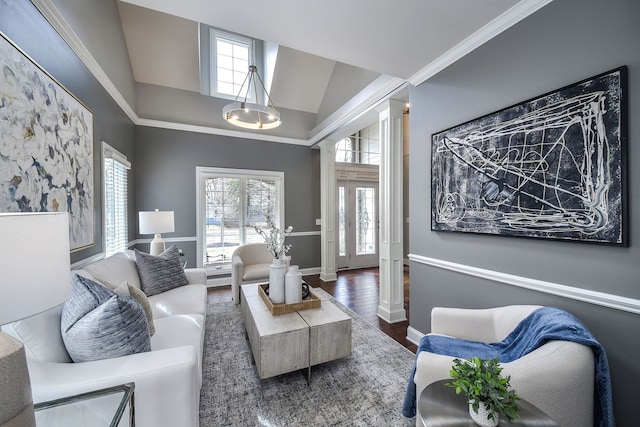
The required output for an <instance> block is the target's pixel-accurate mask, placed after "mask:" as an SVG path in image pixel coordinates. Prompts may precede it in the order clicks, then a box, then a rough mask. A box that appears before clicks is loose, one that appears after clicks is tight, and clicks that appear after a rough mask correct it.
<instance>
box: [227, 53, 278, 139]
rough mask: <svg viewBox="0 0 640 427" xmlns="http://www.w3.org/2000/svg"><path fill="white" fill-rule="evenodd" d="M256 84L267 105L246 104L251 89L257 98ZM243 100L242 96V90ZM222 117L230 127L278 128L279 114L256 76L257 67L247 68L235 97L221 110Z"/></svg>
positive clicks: (257, 75) (260, 80)
mask: <svg viewBox="0 0 640 427" xmlns="http://www.w3.org/2000/svg"><path fill="white" fill-rule="evenodd" d="M258 83H259V84H260V86H261V87H262V90H263V92H264V93H265V94H266V97H267V101H268V102H267V105H260V104H255V103H253V102H247V96H248V94H249V91H250V90H251V89H252V88H253V92H254V94H255V95H256V97H257V96H258V93H260V92H258ZM245 85H246V90H245V91H244V99H243V96H242V93H243V89H244V87H245ZM222 117H224V119H225V120H226V121H227V122H229V123H231V124H232V125H235V126H239V127H241V128H245V129H258V130H259V129H273V128H277V127H278V126H280V124H281V123H282V121H281V120H280V113H279V112H278V110H276V108H275V106H274V105H273V101H271V97H270V96H269V92H267V89H266V88H265V87H264V83H263V82H262V79H261V78H260V75H259V74H258V67H256V66H255V65H250V66H249V73H247V77H245V79H244V82H242V86H241V87H240V90H239V91H238V95H236V98H235V100H234V101H233V102H232V103H231V104H228V105H225V106H224V108H223V109H222Z"/></svg>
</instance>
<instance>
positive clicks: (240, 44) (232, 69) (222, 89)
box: [210, 29, 256, 102]
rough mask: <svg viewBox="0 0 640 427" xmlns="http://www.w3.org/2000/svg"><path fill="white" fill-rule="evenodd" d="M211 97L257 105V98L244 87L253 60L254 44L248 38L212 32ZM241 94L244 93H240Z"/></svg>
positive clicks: (214, 30) (217, 31) (215, 30)
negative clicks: (240, 99)
mask: <svg viewBox="0 0 640 427" xmlns="http://www.w3.org/2000/svg"><path fill="white" fill-rule="evenodd" d="M210 37H211V95H212V96H217V97H221V98H228V99H235V98H236V96H239V98H242V100H244V98H245V97H246V98H247V101H249V102H256V101H255V94H254V93H253V91H252V90H251V88H250V87H248V85H245V86H244V87H243V86H242V84H243V83H244V80H245V78H246V76H247V73H248V72H249V65H250V62H251V60H252V58H253V55H254V52H253V43H252V40H251V39H250V38H248V37H243V36H239V35H237V34H231V33H226V32H223V31H220V30H217V29H211V31H210ZM241 90H242V92H240V91H241Z"/></svg>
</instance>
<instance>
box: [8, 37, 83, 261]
mask: <svg viewBox="0 0 640 427" xmlns="http://www.w3.org/2000/svg"><path fill="white" fill-rule="evenodd" d="M93 197H94V191H93V113H92V112H91V111H90V110H89V109H88V108H86V107H85V106H84V105H83V104H82V103H81V102H80V101H78V100H77V99H76V98H75V97H74V96H73V95H72V94H71V93H70V92H68V91H67V90H66V89H65V88H64V87H63V86H62V85H60V84H59V83H58V82H57V81H56V80H55V79H54V78H52V77H51V76H50V75H49V74H48V73H47V72H46V71H44V70H43V69H42V68H40V67H39V66H38V65H37V64H36V63H35V62H33V61H32V60H31V59H30V58H29V57H28V56H27V55H26V54H25V53H23V52H22V51H21V50H20V49H19V48H18V47H17V46H15V45H14V44H13V43H12V42H11V41H10V40H9V39H7V38H6V36H5V35H4V34H2V33H0V212H65V211H66V212H69V238H70V246H71V250H72V251H73V250H79V249H82V248H84V247H87V246H91V245H93V244H94V216H93V214H94V199H93Z"/></svg>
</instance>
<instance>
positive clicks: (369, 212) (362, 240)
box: [336, 180, 378, 269]
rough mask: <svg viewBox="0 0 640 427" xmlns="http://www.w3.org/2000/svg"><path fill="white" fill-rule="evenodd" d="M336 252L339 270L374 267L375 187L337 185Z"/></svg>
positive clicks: (354, 183)
mask: <svg viewBox="0 0 640 427" xmlns="http://www.w3.org/2000/svg"><path fill="white" fill-rule="evenodd" d="M337 190H338V191H337V195H338V201H337V204H336V206H337V211H338V212H337V215H338V218H337V224H338V235H337V239H336V241H337V248H336V267H337V268H339V269H350V268H363V267H374V266H377V265H378V183H377V182H367V181H342V180H339V181H338V185H337Z"/></svg>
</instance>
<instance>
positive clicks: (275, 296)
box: [269, 258, 287, 304]
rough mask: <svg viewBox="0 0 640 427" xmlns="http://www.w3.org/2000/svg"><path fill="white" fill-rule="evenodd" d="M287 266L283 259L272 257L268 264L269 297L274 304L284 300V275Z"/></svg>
mask: <svg viewBox="0 0 640 427" xmlns="http://www.w3.org/2000/svg"><path fill="white" fill-rule="evenodd" d="M285 274H287V266H286V264H285V263H284V261H283V260H281V259H278V258H274V259H273V262H272V263H271V265H270V266H269V299H270V300H271V302H272V303H274V304H280V303H283V302H284V276H285Z"/></svg>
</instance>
